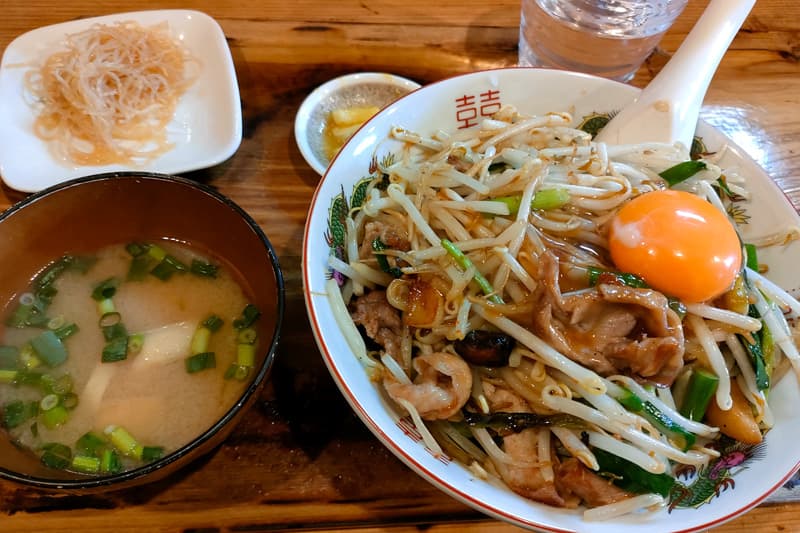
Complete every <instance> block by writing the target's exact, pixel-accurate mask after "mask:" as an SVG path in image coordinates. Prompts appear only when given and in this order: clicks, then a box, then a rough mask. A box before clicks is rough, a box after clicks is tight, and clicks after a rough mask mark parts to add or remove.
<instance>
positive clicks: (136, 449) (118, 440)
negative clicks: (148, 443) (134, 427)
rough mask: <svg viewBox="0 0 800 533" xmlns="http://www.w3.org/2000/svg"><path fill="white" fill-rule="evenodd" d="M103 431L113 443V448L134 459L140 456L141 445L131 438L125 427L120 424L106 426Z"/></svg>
mask: <svg viewBox="0 0 800 533" xmlns="http://www.w3.org/2000/svg"><path fill="white" fill-rule="evenodd" d="M104 433H105V434H106V435H108V438H109V439H110V440H111V444H113V445H114V448H116V449H117V451H118V452H119V453H121V454H122V455H127V456H128V457H133V458H135V459H141V458H142V451H143V448H142V445H141V444H139V443H138V442H137V441H136V439H135V438H133V435H131V434H130V433H128V431H127V430H126V429H125V428H123V427H121V426H108V427H107V428H106V429H105V431H104Z"/></svg>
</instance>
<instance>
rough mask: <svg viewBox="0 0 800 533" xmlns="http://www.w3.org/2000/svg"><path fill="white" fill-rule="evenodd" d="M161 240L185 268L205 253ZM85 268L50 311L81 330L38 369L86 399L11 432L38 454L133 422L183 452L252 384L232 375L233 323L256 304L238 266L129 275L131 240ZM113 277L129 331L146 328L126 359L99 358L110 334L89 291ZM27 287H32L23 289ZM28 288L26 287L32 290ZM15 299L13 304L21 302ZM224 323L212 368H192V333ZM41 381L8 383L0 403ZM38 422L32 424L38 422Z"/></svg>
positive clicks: (27, 335)
mask: <svg viewBox="0 0 800 533" xmlns="http://www.w3.org/2000/svg"><path fill="white" fill-rule="evenodd" d="M157 245H158V246H159V247H161V248H162V249H164V250H165V251H166V252H167V253H168V254H171V255H172V256H174V257H176V258H178V259H179V260H180V261H181V262H182V263H184V264H190V263H191V261H192V259H195V258H200V259H201V260H203V261H209V257H208V256H207V255H200V253H199V252H198V251H196V250H193V249H190V248H189V247H187V246H185V245H183V244H178V243H174V242H166V241H158V242H157ZM95 257H96V262H95V263H94V264H93V265H92V266H91V267H90V269H89V270H88V271H87V272H86V273H81V272H78V271H73V270H67V271H65V272H64V273H63V274H61V275H60V277H59V278H58V279H57V280H56V281H55V283H54V286H55V287H56V288H57V290H58V292H57V294H56V296H55V297H54V298H53V300H52V303H51V304H50V306H49V307H48V309H47V316H48V317H63V319H64V322H65V323H75V324H76V325H77V326H78V332H77V333H75V334H73V335H71V336H69V337H67V338H65V339H64V340H63V343H64V345H65V346H66V348H67V352H68V357H67V360H66V361H65V362H64V363H62V364H60V365H58V366H56V367H54V368H50V367H48V366H47V365H40V366H39V367H37V368H35V369H33V370H32V371H36V372H42V373H45V374H49V375H51V376H53V377H55V378H58V377H60V376H62V375H65V374H67V375H69V376H70V377H71V378H72V382H73V388H72V391H73V392H74V393H75V394H77V396H78V404H77V406H75V407H74V408H73V409H71V410H70V411H69V417H68V419H67V421H66V422H64V423H63V424H62V425H60V426H58V427H55V428H47V427H46V426H45V425H44V424H42V423H37V421H36V419H32V420H29V421H28V422H26V423H24V424H22V425H20V426H18V427H16V428H12V429H10V430H9V431H10V432H11V435H12V437H13V438H15V439H16V440H17V441H18V442H19V443H20V444H22V445H23V446H26V447H29V448H31V449H32V450H33V451H36V450H37V449H39V448H40V447H41V445H42V444H44V443H49V442H57V443H62V444H65V445H67V446H71V447H72V446H74V445H75V443H76V441H77V440H78V439H79V438H80V437H81V436H82V435H84V434H85V433H87V432H88V431H94V432H96V433H97V434H99V435H103V432H104V430H105V429H106V428H108V427H109V426H120V427H123V428H125V429H126V430H127V431H128V432H129V433H130V434H131V435H132V436H134V438H135V439H136V440H137V441H138V442H139V443H140V444H142V445H145V446H158V447H163V449H164V453H169V452H170V451H173V450H176V449H178V448H180V447H181V446H183V445H185V444H187V443H188V442H190V441H191V440H192V439H194V438H195V437H197V436H198V435H200V434H201V433H202V432H203V431H205V430H207V429H208V428H210V427H211V425H212V424H214V423H215V422H216V421H217V420H219V418H220V417H221V416H222V415H223V414H224V412H225V411H227V410H228V409H229V408H230V407H231V406H232V405H233V404H234V402H235V401H236V400H237V399H238V397H239V396H240V395H241V393H242V390H243V388H244V387H245V385H246V382H247V381H249V379H246V380H240V379H231V378H230V376H228V378H227V379H226V377H225V374H226V371H227V370H228V369H229V367H230V366H231V365H232V364H234V363H235V361H236V359H237V333H238V332H237V330H236V329H235V328H234V326H233V323H234V320H235V319H236V318H237V317H239V316H241V314H242V310H243V309H244V308H245V306H246V305H247V304H248V299H247V297H246V295H245V292H244V290H243V288H242V287H241V286H240V284H239V283H238V282H237V280H236V279H235V278H234V276H233V273H232V269H231V268H229V267H227V265H224V264H220V261H219V260H218V259H217V258H213V259H211V260H210V262H211V263H214V264H217V265H220V268H218V270H217V273H216V277H214V278H211V277H203V276H198V275H195V274H192V273H189V272H180V273H176V274H173V275H172V276H171V277H170V278H169V279H167V280H161V279H159V278H157V277H155V276H153V275H147V276H145V277H144V279H141V280H135V281H134V280H127V279H126V276H127V273H128V269H129V268H130V265H131V259H132V257H131V255H130V254H129V253H128V251H127V250H126V248H125V245H124V244H118V245H113V246H109V247H107V248H104V249H102V250H100V251H99V252H98V253H97V254H96V256H95ZM109 278H117V279H119V280H120V281H121V282H120V284H119V286H118V288H117V289H116V292H115V294H114V295H113V297H112V298H111V299H112V301H113V303H114V306H115V308H116V311H117V312H118V313H119V315H120V320H121V322H122V323H123V324H124V326H125V328H126V329H127V331H128V334H129V335H133V334H142V336H143V343H142V344H141V350H140V351H139V352H138V353H135V354H131V353H129V354H128V356H127V358H126V359H125V360H122V361H118V362H105V363H104V362H101V353H102V351H103V348H104V346H105V345H106V340H105V339H104V337H103V332H102V330H101V327H100V325H99V319H100V316H101V314H100V312H99V311H98V302H97V301H96V300H95V299H93V298H92V297H91V295H92V291H93V289H94V287H95V286H96V285H97V284H98V283H100V282H102V281H103V280H106V279H109ZM24 290H28V289H27V288H25V289H24ZM24 290H23V291H20V292H21V293H22V292H24ZM17 301H18V297H17V298H14V299H13V300H12V302H11V303H10V304H9V309H6V311H5V316H8V315H9V314H10V312H12V311H13V308H14V307H15V306H16V304H17ZM211 315H216V316H217V317H219V318H221V319H222V320H223V324H222V326H221V327H220V328H219V329H218V330H217V331H215V332H213V333H212V334H211V335H210V340H209V343H208V347H207V351H211V352H214V357H215V360H216V365H215V367H214V368H206V369H204V370H201V371H198V372H194V373H189V372H188V371H187V367H186V359H187V357H189V356H190V355H191V344H192V337H193V335H194V333H195V331H196V330H197V328H198V327H199V326H200V325H201V324H202V323H203V321H204V320H206V319H207V318H208V317H209V316H211ZM42 331H43V329H42V328H32V327H26V328H22V329H20V328H15V327H5V331H4V333H3V335H2V337H0V344H2V345H5V346H8V345H11V346H16V347H22V346H24V345H25V344H26V343H28V342H29V341H30V340H31V339H32V338H33V337H35V336H37V335H39V334H40V333H41V332H42ZM42 396H43V393H42V392H41V390H40V389H39V388H37V387H32V386H27V385H19V384H13V383H7V384H3V383H0V405H2V406H4V405H7V404H8V403H9V402H13V401H16V400H33V401H37V402H38V401H40V400H41V398H42ZM34 425H35V426H36V427H35V428H33V427H32V426H34Z"/></svg>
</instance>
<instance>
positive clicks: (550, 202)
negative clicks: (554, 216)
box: [491, 187, 570, 216]
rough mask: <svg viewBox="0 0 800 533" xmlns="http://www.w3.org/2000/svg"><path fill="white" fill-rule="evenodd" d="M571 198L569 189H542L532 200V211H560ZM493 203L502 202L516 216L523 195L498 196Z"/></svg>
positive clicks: (509, 212)
mask: <svg viewBox="0 0 800 533" xmlns="http://www.w3.org/2000/svg"><path fill="white" fill-rule="evenodd" d="M569 199H570V196H569V191H568V190H567V189H564V188H563V187H562V188H558V189H542V190H541V191H536V193H535V194H534V195H533V198H532V199H531V209H542V210H548V209H558V208H559V207H562V206H564V205H566V204H567V203H568V202H569ZM491 201H493V202H500V203H503V204H506V207H508V214H509V215H510V216H514V215H516V214H517V213H518V212H519V206H520V205H521V204H522V195H521V194H515V195H513V196H498V197H496V198H491Z"/></svg>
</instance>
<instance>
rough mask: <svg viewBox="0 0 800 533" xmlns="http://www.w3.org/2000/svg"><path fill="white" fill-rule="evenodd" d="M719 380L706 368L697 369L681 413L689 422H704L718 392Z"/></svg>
mask: <svg viewBox="0 0 800 533" xmlns="http://www.w3.org/2000/svg"><path fill="white" fill-rule="evenodd" d="M718 383H719V378H718V377H717V376H716V374H712V373H711V372H709V371H708V370H706V369H705V368H695V369H694V370H692V373H691V375H690V376H689V384H688V385H687V386H686V393H685V394H684V396H683V403H682V404H681V408H680V413H681V414H682V415H683V416H685V417H686V418H688V419H689V420H697V421H700V420H703V417H704V416H705V414H706V409H707V408H708V403H709V402H710V401H711V398H712V397H713V396H714V393H715V392H716V391H717V384H718Z"/></svg>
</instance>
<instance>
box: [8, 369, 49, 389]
mask: <svg viewBox="0 0 800 533" xmlns="http://www.w3.org/2000/svg"><path fill="white" fill-rule="evenodd" d="M43 377H44V376H43V375H42V374H40V373H39V372H32V371H31V370H28V369H27V368H26V369H23V370H20V371H19V373H18V374H17V379H16V381H15V382H14V384H15V385H30V386H31V387H40V386H42V378H43Z"/></svg>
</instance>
